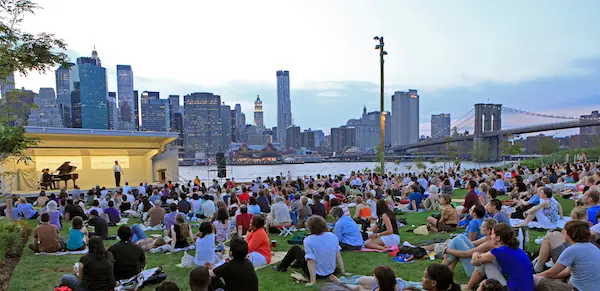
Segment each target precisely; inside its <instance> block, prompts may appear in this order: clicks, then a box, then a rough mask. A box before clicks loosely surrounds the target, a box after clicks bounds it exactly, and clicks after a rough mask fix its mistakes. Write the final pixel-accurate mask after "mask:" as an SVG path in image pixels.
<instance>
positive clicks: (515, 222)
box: [510, 216, 571, 229]
mask: <svg viewBox="0 0 600 291" xmlns="http://www.w3.org/2000/svg"><path fill="white" fill-rule="evenodd" d="M570 220H571V217H568V216H565V217H563V218H561V219H560V220H558V222H557V223H556V228H564V227H565V223H567V222H569V221H570ZM522 221H523V220H522V219H514V218H511V219H510V224H511V225H512V226H513V227H515V226H517V225H519V223H521V222H522ZM527 226H528V227H529V228H543V227H542V226H541V225H540V224H539V223H538V222H537V221H532V222H530V223H529V224H528V225H527ZM556 228H555V229H556Z"/></svg>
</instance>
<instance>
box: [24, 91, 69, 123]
mask: <svg viewBox="0 0 600 291" xmlns="http://www.w3.org/2000/svg"><path fill="white" fill-rule="evenodd" d="M33 100H34V102H35V105H36V106H37V108H33V109H31V113H30V114H29V122H28V125H29V126H39V127H64V126H63V121H62V119H61V116H60V113H61V112H60V109H59V108H58V106H57V105H56V96H55V95H54V89H53V88H40V93H39V94H37V95H36V96H35V97H34V99H33Z"/></svg>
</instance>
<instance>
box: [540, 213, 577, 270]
mask: <svg viewBox="0 0 600 291" xmlns="http://www.w3.org/2000/svg"><path fill="white" fill-rule="evenodd" d="M587 215H588V212H587V209H586V208H585V207H583V206H576V207H575V208H573V210H572V211H571V219H572V220H577V221H584V222H585V221H588V216H587ZM570 245H571V244H570V243H569V242H568V241H566V239H565V236H564V235H563V233H562V232H561V231H552V232H548V233H547V234H546V235H545V236H544V239H543V240H542V244H541V245H540V252H539V254H538V257H537V259H536V260H534V265H533V270H534V271H535V272H536V273H541V272H542V271H544V269H545V267H546V262H547V261H548V260H549V259H551V260H552V262H553V263H554V264H556V262H557V261H558V257H559V256H560V254H562V252H564V251H565V249H567V247H569V246H570Z"/></svg>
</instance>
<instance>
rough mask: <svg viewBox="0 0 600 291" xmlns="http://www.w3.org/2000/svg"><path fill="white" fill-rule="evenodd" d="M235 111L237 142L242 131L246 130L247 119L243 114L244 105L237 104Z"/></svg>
mask: <svg viewBox="0 0 600 291" xmlns="http://www.w3.org/2000/svg"><path fill="white" fill-rule="evenodd" d="M233 110H234V115H235V132H234V133H233V134H234V135H235V140H238V141H239V140H240V139H241V133H242V131H243V130H244V128H246V118H245V116H243V114H244V113H242V105H240V104H236V105H235V107H234V109H233Z"/></svg>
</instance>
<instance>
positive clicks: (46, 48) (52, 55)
mask: <svg viewBox="0 0 600 291" xmlns="http://www.w3.org/2000/svg"><path fill="white" fill-rule="evenodd" d="M40 8H41V7H40V6H39V5H38V4H36V3H34V2H33V1H31V0H0V82H2V81H3V80H6V79H7V78H8V76H10V75H11V74H13V73H14V72H17V73H20V74H21V75H27V74H28V73H29V72H31V71H37V72H40V73H45V72H47V71H49V70H51V69H52V68H53V67H55V66H56V65H64V66H69V64H68V58H67V55H66V54H65V50H66V44H65V43H64V42H63V40H61V39H57V38H55V37H54V35H53V34H48V33H39V34H37V35H33V34H31V33H27V32H24V31H22V30H21V29H20V26H21V24H22V23H23V20H24V19H25V15H28V14H35V13H34V12H35V10H38V9H40ZM15 91H16V90H15ZM17 92H18V91H17ZM17 92H9V93H8V94H7V95H9V96H8V98H17V97H18V96H17V95H18V94H17ZM5 97H7V96H5ZM8 98H7V99H8ZM10 103H11V102H8V101H6V100H5V102H4V106H3V107H1V108H0V163H3V162H6V160H7V159H8V158H11V157H14V158H16V159H17V160H19V161H23V160H24V161H26V160H27V159H28V158H27V156H26V154H25V150H26V149H27V148H28V147H30V146H32V145H35V144H36V143H37V140H36V139H33V138H29V137H26V136H25V129H24V128H23V127H21V126H18V127H9V126H8V124H9V122H10V121H11V120H12V118H13V114H12V110H22V109H23V108H17V109H15V108H11V106H9V104H10Z"/></svg>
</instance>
